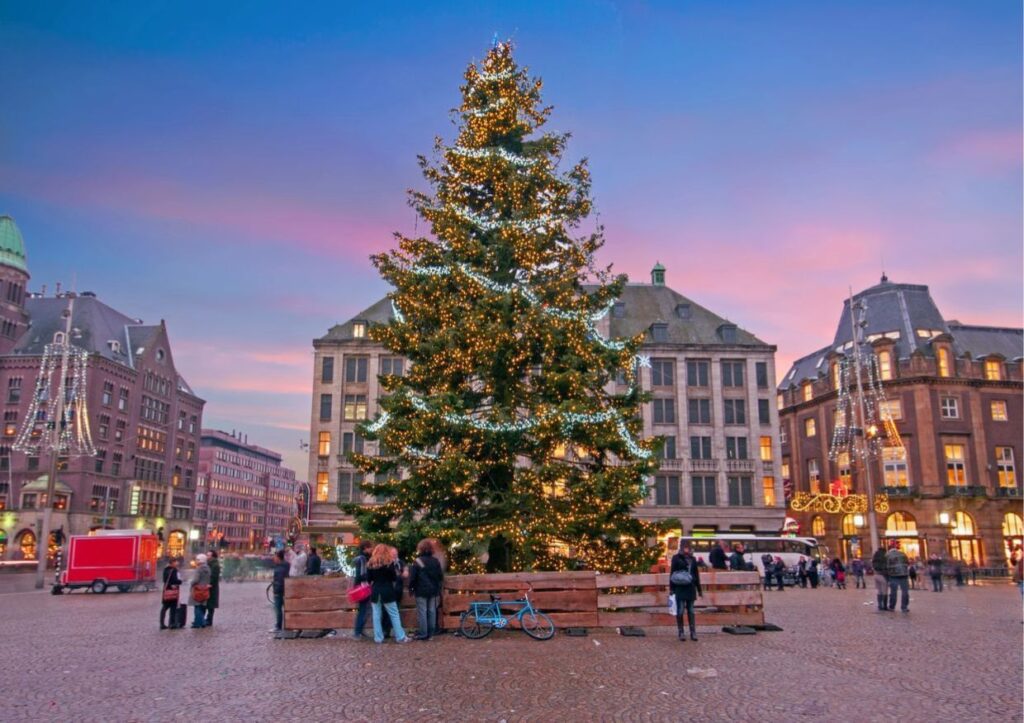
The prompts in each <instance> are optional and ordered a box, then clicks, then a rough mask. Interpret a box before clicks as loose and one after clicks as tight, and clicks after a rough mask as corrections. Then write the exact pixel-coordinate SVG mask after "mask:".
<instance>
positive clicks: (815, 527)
mask: <svg viewBox="0 0 1024 723" xmlns="http://www.w3.org/2000/svg"><path fill="white" fill-rule="evenodd" d="M811 534H812V535H814V536H815V537H824V536H825V518H824V517H821V516H816V517H815V518H814V519H813V520H811Z"/></svg>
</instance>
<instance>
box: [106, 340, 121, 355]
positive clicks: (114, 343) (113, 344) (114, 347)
mask: <svg viewBox="0 0 1024 723" xmlns="http://www.w3.org/2000/svg"><path fill="white" fill-rule="evenodd" d="M107 346H109V347H110V351H112V352H113V353H114V354H120V353H121V342H119V341H118V340H117V339H111V340H110V341H108V342H107Z"/></svg>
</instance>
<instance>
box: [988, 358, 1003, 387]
mask: <svg viewBox="0 0 1024 723" xmlns="http://www.w3.org/2000/svg"><path fill="white" fill-rule="evenodd" d="M1002 378H1003V365H1002V364H1001V363H1000V362H999V360H998V359H986V360H985V379H987V380H988V381H990V382H997V381H999V380H1000V379H1002Z"/></svg>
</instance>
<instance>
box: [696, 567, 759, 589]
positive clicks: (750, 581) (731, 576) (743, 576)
mask: <svg viewBox="0 0 1024 723" xmlns="http://www.w3.org/2000/svg"><path fill="white" fill-rule="evenodd" d="M700 582H701V584H702V585H703V584H708V585H759V584H761V575H760V573H758V572H757V571H749V572H723V571H721V570H713V569H709V570H701V571H700Z"/></svg>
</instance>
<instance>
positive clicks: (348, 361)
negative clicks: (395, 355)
mask: <svg viewBox="0 0 1024 723" xmlns="http://www.w3.org/2000/svg"><path fill="white" fill-rule="evenodd" d="M369 363H370V358H369V357H365V356H346V357H345V381H346V382H357V383H361V384H362V383H365V382H366V368H367V366H368V365H369Z"/></svg>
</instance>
